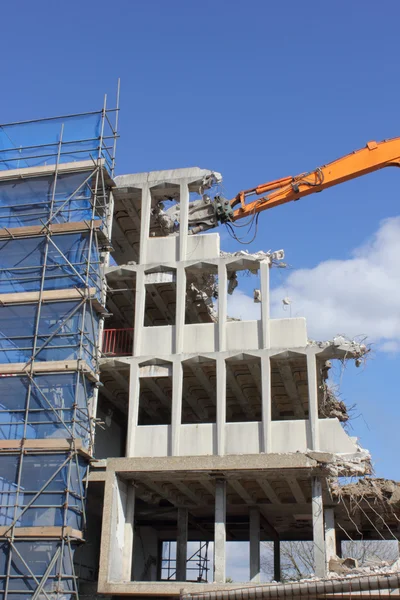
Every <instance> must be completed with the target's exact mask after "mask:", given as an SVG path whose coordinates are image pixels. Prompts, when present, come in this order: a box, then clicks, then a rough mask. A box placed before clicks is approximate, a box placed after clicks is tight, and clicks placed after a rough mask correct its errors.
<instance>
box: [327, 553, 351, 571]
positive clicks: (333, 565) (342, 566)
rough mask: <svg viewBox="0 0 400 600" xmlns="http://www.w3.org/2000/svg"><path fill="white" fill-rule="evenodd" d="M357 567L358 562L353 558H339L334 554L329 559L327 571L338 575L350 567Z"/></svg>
mask: <svg viewBox="0 0 400 600" xmlns="http://www.w3.org/2000/svg"><path fill="white" fill-rule="evenodd" d="M357 567H358V562H357V560H356V559H355V558H350V557H349V558H339V557H338V556H335V557H334V558H331V559H330V561H329V571H331V572H334V573H338V574H339V575H341V574H343V573H348V572H349V571H350V570H351V569H356V568H357Z"/></svg>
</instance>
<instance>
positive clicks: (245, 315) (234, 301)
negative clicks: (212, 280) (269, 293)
mask: <svg viewBox="0 0 400 600" xmlns="http://www.w3.org/2000/svg"><path fill="white" fill-rule="evenodd" d="M239 285H240V284H239ZM228 315H229V316H230V317H235V319H241V320H242V321H252V320H257V319H260V318H261V305H260V304H256V303H255V302H254V300H253V298H250V296H248V295H247V294H246V293H245V292H243V291H242V290H240V289H239V288H236V289H235V291H234V292H233V294H232V295H231V296H230V295H229V296H228Z"/></svg>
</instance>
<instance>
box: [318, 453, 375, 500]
mask: <svg viewBox="0 0 400 600" xmlns="http://www.w3.org/2000/svg"><path fill="white" fill-rule="evenodd" d="M307 455H308V456H309V457H310V458H312V459H314V460H317V461H318V462H319V463H324V464H325V466H326V469H327V472H328V474H329V476H330V477H332V481H331V482H330V483H331V488H332V493H333V492H334V490H335V489H336V487H337V486H338V485H339V484H338V482H337V478H338V477H352V476H357V477H359V476H364V475H370V474H371V473H372V464H371V454H370V452H369V451H368V450H366V449H365V448H361V446H358V445H357V452H356V453H354V454H335V455H334V459H333V460H332V459H330V461H329V462H326V463H325V462H324V460H323V457H322V455H321V453H319V454H316V453H314V452H312V451H311V450H310V451H308V453H307Z"/></svg>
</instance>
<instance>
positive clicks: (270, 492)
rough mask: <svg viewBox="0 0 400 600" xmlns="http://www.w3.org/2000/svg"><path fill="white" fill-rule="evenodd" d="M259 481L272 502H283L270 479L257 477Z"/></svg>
mask: <svg viewBox="0 0 400 600" xmlns="http://www.w3.org/2000/svg"><path fill="white" fill-rule="evenodd" d="M257 483H258V485H259V486H260V488H261V489H262V491H263V492H264V494H265V495H266V497H267V498H268V500H269V501H270V502H271V503H272V504H281V501H280V500H279V498H278V496H277V495H276V493H275V491H274V489H273V487H272V485H271V484H270V482H269V481H267V480H266V479H257Z"/></svg>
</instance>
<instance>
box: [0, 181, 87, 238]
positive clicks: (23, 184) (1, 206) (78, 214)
mask: <svg viewBox="0 0 400 600" xmlns="http://www.w3.org/2000/svg"><path fill="white" fill-rule="evenodd" d="M91 173H92V171H85V172H81V173H66V174H62V175H59V176H58V177H57V183H56V193H55V194H54V204H53V206H52V199H53V188H54V184H55V178H54V176H53V175H49V176H47V177H34V178H30V179H21V180H12V181H3V182H0V228H2V227H7V228H10V227H24V226H26V225H44V224H45V223H47V221H48V220H49V218H50V216H52V219H51V223H52V224H53V223H67V222H69V221H74V222H79V221H85V220H87V219H89V220H90V219H91V217H92V204H91V201H90V200H91V188H90V185H89V183H90V176H91ZM88 178H89V181H88V182H87V183H85V182H86V180H87V179H88ZM51 209H52V210H51ZM98 215H99V212H97V215H95V217H96V216H97V218H99V217H98Z"/></svg>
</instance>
